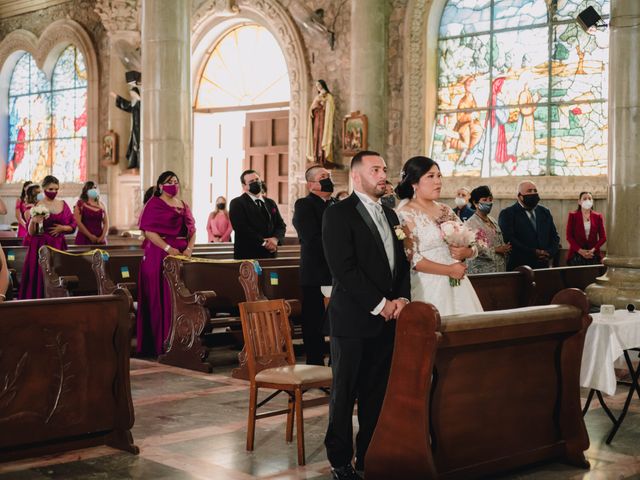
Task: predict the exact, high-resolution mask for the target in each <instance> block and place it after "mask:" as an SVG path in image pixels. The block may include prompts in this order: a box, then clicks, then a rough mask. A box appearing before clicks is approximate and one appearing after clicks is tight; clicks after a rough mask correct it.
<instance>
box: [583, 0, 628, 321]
mask: <svg viewBox="0 0 640 480" xmlns="http://www.w3.org/2000/svg"><path fill="white" fill-rule="evenodd" d="M638 18H640V2H638V0H612V2H611V20H610V25H609V30H610V31H609V35H610V43H609V52H611V55H610V56H609V72H610V73H609V201H608V207H607V218H606V221H607V246H606V249H607V256H606V257H605V259H604V264H605V265H606V266H607V267H608V268H607V272H606V274H605V275H604V276H602V277H600V278H599V279H598V280H597V281H596V283H594V284H591V285H589V286H588V287H587V295H588V296H589V300H590V301H591V302H592V303H593V304H595V305H602V304H613V305H615V306H616V308H624V307H625V306H626V305H627V304H629V303H633V304H635V306H636V308H640V235H639V233H638V225H637V221H636V215H634V214H633V213H632V212H635V210H636V209H637V207H638V205H640V161H638V159H639V158H640V135H638V131H639V130H640V96H639V95H638V80H639V79H640V57H638V55H637V51H636V46H637V45H638V44H640V24H639V23H638Z"/></svg>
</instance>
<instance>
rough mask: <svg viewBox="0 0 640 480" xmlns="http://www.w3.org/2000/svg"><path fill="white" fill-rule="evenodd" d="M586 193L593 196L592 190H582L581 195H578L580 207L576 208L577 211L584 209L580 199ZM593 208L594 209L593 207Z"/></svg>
mask: <svg viewBox="0 0 640 480" xmlns="http://www.w3.org/2000/svg"><path fill="white" fill-rule="evenodd" d="M585 193H588V194H589V195H591V196H592V197H593V193H591V192H580V195H578V208H576V212H579V211H580V210H582V205H580V199H581V198H582V195H584V194H585ZM591 209H592V210H593V207H592V208H591Z"/></svg>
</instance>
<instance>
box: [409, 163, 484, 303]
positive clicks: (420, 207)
mask: <svg viewBox="0 0 640 480" xmlns="http://www.w3.org/2000/svg"><path fill="white" fill-rule="evenodd" d="M441 189H442V174H441V173H440V167H439V166H438V164H437V163H436V162H434V161H433V160H431V159H430V158H427V157H413V158H411V159H409V160H407V162H406V163H405V164H404V167H403V168H402V176H401V181H400V183H399V184H398V187H397V188H396V194H397V195H398V196H399V197H400V198H401V199H403V201H402V202H401V203H400V205H399V207H398V210H397V213H398V216H399V217H400V221H401V223H402V226H403V230H404V233H405V236H406V237H405V239H404V245H405V251H406V253H407V258H408V259H409V262H410V263H411V299H412V300H418V301H421V302H426V303H431V304H433V305H434V306H435V307H436V308H437V309H438V311H439V312H440V315H453V314H458V313H474V312H482V305H481V304H480V300H479V299H478V295H476V292H475V290H474V289H473V286H472V285H471V282H470V281H469V279H468V278H467V277H466V275H465V273H466V269H467V267H466V265H465V264H464V263H463V262H464V260H465V259H467V258H472V257H474V256H475V255H476V254H477V252H476V249H475V248H470V247H454V246H450V245H447V244H446V243H445V241H444V239H443V236H442V232H441V230H440V225H441V224H442V223H443V222H447V221H457V222H460V223H462V222H461V220H460V219H459V218H458V216H457V215H456V214H455V213H454V212H453V210H452V209H451V208H450V207H449V206H447V205H445V204H443V203H439V202H437V201H436V200H438V199H439V198H440V190H441ZM450 278H454V279H460V285H458V286H451V284H450V282H449V279H450Z"/></svg>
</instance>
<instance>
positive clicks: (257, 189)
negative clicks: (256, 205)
mask: <svg viewBox="0 0 640 480" xmlns="http://www.w3.org/2000/svg"><path fill="white" fill-rule="evenodd" d="M249 192H251V193H252V194H253V195H259V194H260V193H262V182H261V181H260V180H257V181H255V182H251V183H250V184H249Z"/></svg>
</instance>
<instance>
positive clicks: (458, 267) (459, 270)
mask: <svg viewBox="0 0 640 480" xmlns="http://www.w3.org/2000/svg"><path fill="white" fill-rule="evenodd" d="M466 273H467V266H466V265H465V264H464V263H460V262H458V263H454V264H453V265H449V276H450V277H451V278H456V279H458V280H461V279H463V278H464V276H465V274H466Z"/></svg>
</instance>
